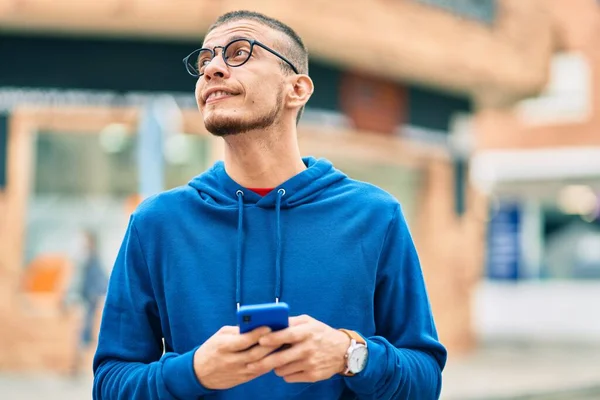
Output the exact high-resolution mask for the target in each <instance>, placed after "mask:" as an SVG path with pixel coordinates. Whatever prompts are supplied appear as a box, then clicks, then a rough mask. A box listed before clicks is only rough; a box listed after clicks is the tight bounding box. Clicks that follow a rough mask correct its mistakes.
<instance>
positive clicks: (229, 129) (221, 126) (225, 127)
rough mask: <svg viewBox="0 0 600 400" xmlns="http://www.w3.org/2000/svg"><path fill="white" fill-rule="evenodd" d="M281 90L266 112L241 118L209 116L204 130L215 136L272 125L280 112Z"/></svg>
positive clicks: (235, 133)
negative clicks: (249, 117) (271, 106)
mask: <svg viewBox="0 0 600 400" xmlns="http://www.w3.org/2000/svg"><path fill="white" fill-rule="evenodd" d="M282 100H283V91H280V92H279V93H278V94H277V99H276V102H275V106H274V107H273V108H272V109H271V110H270V111H268V112H266V113H264V114H262V115H257V116H256V117H254V118H252V119H242V118H232V117H227V118H214V119H213V118H209V119H208V120H205V121H204V125H205V127H206V130H207V131H209V132H210V133H212V134H213V135H215V136H217V137H224V136H231V135H239V134H242V133H246V132H249V131H257V130H261V129H266V128H269V127H270V126H272V125H273V124H274V123H275V121H276V120H277V118H278V117H279V114H280V113H281V108H282Z"/></svg>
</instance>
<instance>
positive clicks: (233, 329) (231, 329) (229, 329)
mask: <svg viewBox="0 0 600 400" xmlns="http://www.w3.org/2000/svg"><path fill="white" fill-rule="evenodd" d="M218 333H226V334H239V333H240V328H239V327H238V326H231V325H224V326H222V327H221V329H219V332H218Z"/></svg>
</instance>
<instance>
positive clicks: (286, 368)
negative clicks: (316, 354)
mask: <svg viewBox="0 0 600 400" xmlns="http://www.w3.org/2000/svg"><path fill="white" fill-rule="evenodd" d="M306 368H307V365H306V360H304V359H302V360H298V361H294V362H291V363H289V364H285V365H282V366H281V367H278V368H275V374H276V375H278V376H281V377H282V378H284V377H286V376H288V375H293V374H297V373H299V372H302V371H304V370H305V369H306Z"/></svg>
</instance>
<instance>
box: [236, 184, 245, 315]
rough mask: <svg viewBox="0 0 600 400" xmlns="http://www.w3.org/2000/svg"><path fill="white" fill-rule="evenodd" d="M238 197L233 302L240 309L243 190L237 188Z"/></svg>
mask: <svg viewBox="0 0 600 400" xmlns="http://www.w3.org/2000/svg"><path fill="white" fill-rule="evenodd" d="M235 195H236V196H237V198H238V228H237V231H238V232H237V233H238V242H237V254H236V260H235V303H236V304H237V309H238V310H239V309H240V304H241V302H242V245H243V244H244V226H243V221H244V199H243V197H244V192H242V191H241V190H238V191H237V192H235Z"/></svg>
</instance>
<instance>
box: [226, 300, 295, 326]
mask: <svg viewBox="0 0 600 400" xmlns="http://www.w3.org/2000/svg"><path fill="white" fill-rule="evenodd" d="M289 315H290V311H289V306H288V305H287V304H286V303H282V302H279V303H266V304H254V305H248V306H242V307H240V309H239V310H238V312H237V318H238V326H239V327H240V333H246V332H250V331H251V330H253V329H256V328H259V327H261V326H268V327H269V328H271V330H272V331H279V330H281V329H285V328H287V327H288V323H289V321H288V319H289Z"/></svg>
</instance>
